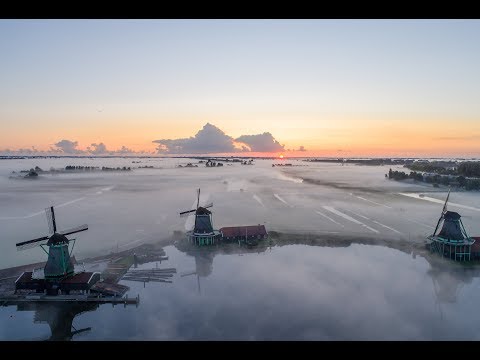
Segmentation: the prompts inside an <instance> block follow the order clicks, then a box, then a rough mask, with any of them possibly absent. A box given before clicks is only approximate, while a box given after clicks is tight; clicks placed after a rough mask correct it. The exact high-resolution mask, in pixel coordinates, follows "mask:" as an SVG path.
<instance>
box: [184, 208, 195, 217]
mask: <svg viewBox="0 0 480 360" xmlns="http://www.w3.org/2000/svg"><path fill="white" fill-rule="evenodd" d="M195 211H197V209H193V210H187V211H182V212H181V213H180V217H185V216H188V215H190V214H191V213H193V212H195Z"/></svg>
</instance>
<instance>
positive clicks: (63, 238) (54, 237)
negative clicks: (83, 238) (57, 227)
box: [47, 233, 69, 245]
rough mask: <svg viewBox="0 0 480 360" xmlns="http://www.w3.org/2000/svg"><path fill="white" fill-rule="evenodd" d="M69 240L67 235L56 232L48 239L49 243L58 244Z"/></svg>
mask: <svg viewBox="0 0 480 360" xmlns="http://www.w3.org/2000/svg"><path fill="white" fill-rule="evenodd" d="M68 242H69V240H68V239H67V237H66V236H65V235H62V234H58V233H55V234H53V235H52V236H51V237H50V239H48V242H47V245H57V244H62V243H68Z"/></svg>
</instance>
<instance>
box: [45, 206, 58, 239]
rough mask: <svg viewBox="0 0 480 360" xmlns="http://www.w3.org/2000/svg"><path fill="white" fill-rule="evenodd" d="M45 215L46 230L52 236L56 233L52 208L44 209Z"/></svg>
mask: <svg viewBox="0 0 480 360" xmlns="http://www.w3.org/2000/svg"><path fill="white" fill-rule="evenodd" d="M45 215H47V223H48V230H50V233H51V234H53V233H55V232H57V224H56V222H55V213H54V211H53V206H50V207H48V208H45Z"/></svg>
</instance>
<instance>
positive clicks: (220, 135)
mask: <svg viewBox="0 0 480 360" xmlns="http://www.w3.org/2000/svg"><path fill="white" fill-rule="evenodd" d="M153 142H154V143H157V144H159V145H158V147H157V151H158V153H159V154H210V153H233V152H246V151H255V152H275V151H284V150H285V149H284V147H283V145H280V143H279V142H278V141H277V140H275V139H274V137H273V136H272V134H270V133H268V132H266V133H263V134H258V135H242V136H240V137H239V138H237V139H234V138H233V137H231V136H228V135H227V134H225V133H224V132H223V131H222V130H220V129H219V128H218V127H216V126H214V125H212V124H210V123H207V124H205V126H204V127H203V128H202V129H201V130H200V131H199V132H197V134H195V136H194V137H189V138H183V139H161V140H154V141H153Z"/></svg>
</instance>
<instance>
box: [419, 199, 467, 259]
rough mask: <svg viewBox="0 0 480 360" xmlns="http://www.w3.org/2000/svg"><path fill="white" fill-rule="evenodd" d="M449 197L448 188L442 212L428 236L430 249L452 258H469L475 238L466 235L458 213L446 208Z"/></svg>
mask: <svg viewBox="0 0 480 360" xmlns="http://www.w3.org/2000/svg"><path fill="white" fill-rule="evenodd" d="M449 197H450V190H449V191H448V195H447V198H446V199H445V204H444V205H443V209H442V214H441V215H440V218H439V219H438V222H437V226H436V227H435V230H434V231H433V234H432V235H430V236H429V237H428V240H429V241H430V243H429V245H430V250H432V251H434V252H438V253H440V254H442V256H446V257H449V258H451V259H453V260H464V261H465V260H470V255H471V247H472V244H473V243H474V242H475V240H474V239H472V238H471V237H470V236H468V234H467V231H466V230H465V227H464V226H463V223H462V220H461V219H460V218H461V216H460V214H459V213H457V212H454V211H448V210H447V202H448V198H449ZM442 221H443V224H442V228H441V229H440V231H439V232H438V234H437V230H438V229H439V228H440V224H441V223H442Z"/></svg>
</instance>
